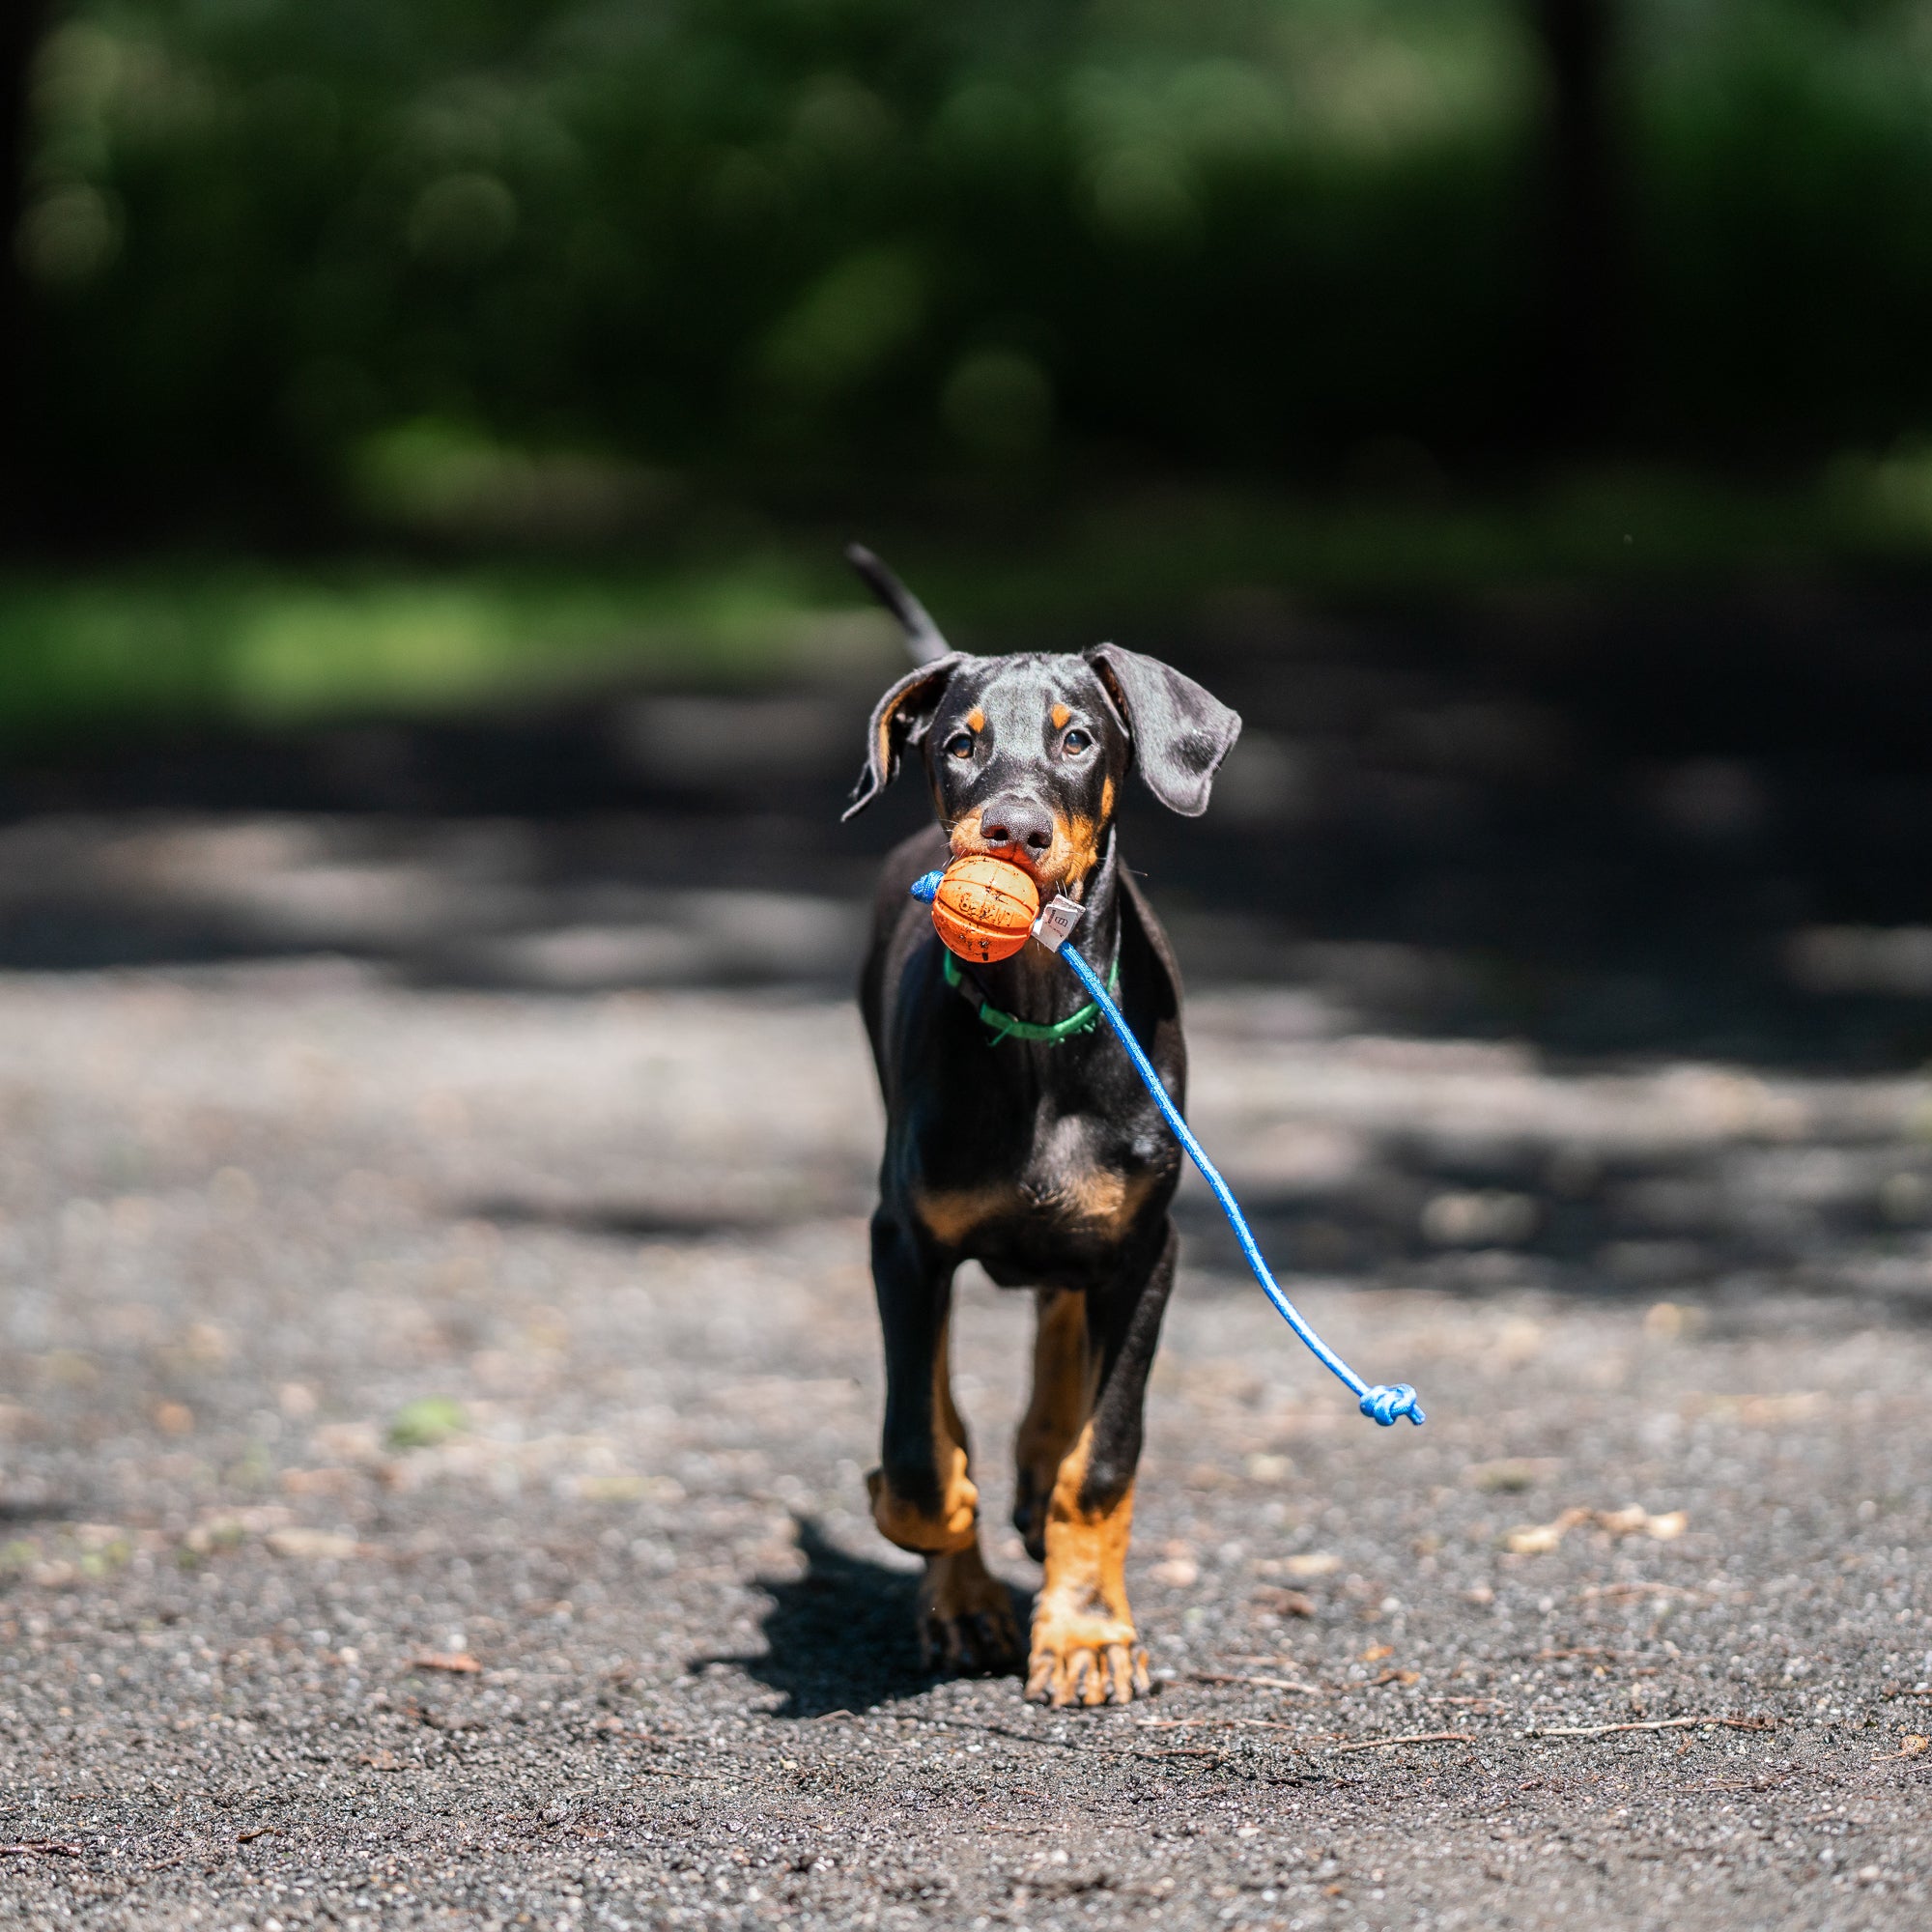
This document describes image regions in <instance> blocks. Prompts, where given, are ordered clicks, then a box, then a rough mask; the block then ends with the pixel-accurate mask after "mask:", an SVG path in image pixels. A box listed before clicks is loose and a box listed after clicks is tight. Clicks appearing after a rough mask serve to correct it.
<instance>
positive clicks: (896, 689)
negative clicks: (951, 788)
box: [840, 651, 966, 823]
mask: <svg viewBox="0 0 1932 1932" xmlns="http://www.w3.org/2000/svg"><path fill="white" fill-rule="evenodd" d="M965 662H966V654H965V653H964V652H963V651H949V652H948V653H947V654H946V655H945V656H944V657H943V658H935V659H934V660H933V661H932V663H931V664H926V665H921V666H920V668H918V669H917V670H909V671H907V672H906V674H905V675H904V676H903V677H902V678H900V679H899V681H898V682H897V683H896V684H895V685H894V686H893V687H892V688H891V689H890V690H889V691H888V692H887V693H886V695H885V696H883V697H881V698H880V699H879V701H878V703H877V704H875V705H874V706H873V707H872V728H871V732H870V734H869V736H868V737H867V741H866V763H865V767H864V769H863V770H862V771H861V772H860V774H859V782H858V783H857V784H856V785H854V786H853V787H852V803H851V804H850V805H848V806H847V807H846V808H845V810H844V811H843V812H842V813H841V814H840V822H841V823H842V822H843V821H844V819H847V818H855V817H857V816H858V814H859V813H860V812H862V811H864V810H865V809H866V808H867V806H868V805H870V804H871V802H872V801H873V800H874V799H875V798H877V797H878V795H879V794H880V793H881V792H882V791H884V790H885V788H886V787H887V786H888V785H889V784H891V783H892V781H893V780H894V779H895V778H896V777H897V776H898V769H899V754H900V753H902V752H903V751H904V750H905V748H906V747H907V746H908V745H916V744H918V743H919V741H920V739H921V738H922V737H923V735H924V732H925V727H926V725H929V724H930V723H931V722H932V712H933V707H934V706H935V705H936V704H937V703H938V702H939V700H940V698H941V697H943V696H945V694H946V687H947V684H948V683H949V682H950V681H951V679H952V673H953V672H954V671H955V670H956V669H958V668H959V667H960V666H961V665H962V664H964V663H965Z"/></svg>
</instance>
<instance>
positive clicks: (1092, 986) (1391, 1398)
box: [912, 872, 1427, 1429]
mask: <svg viewBox="0 0 1932 1932" xmlns="http://www.w3.org/2000/svg"><path fill="white" fill-rule="evenodd" d="M940 877H941V874H939V873H938V872H927V873H925V874H923V876H922V877H920V878H918V879H916V880H915V881H914V882H913V887H912V893H913V896H914V897H915V898H918V899H923V900H925V901H926V902H927V903H930V901H931V899H932V897H933V895H934V894H935V893H937V891H938V890H939V881H940ZM1059 952H1060V956H1061V957H1062V958H1063V959H1064V960H1065V961H1066V963H1067V965H1069V966H1070V967H1072V969H1073V973H1074V977H1075V978H1076V979H1077V980H1079V981H1080V983H1081V984H1082V985H1083V986H1085V987H1086V988H1087V992H1088V996H1089V998H1091V999H1092V1000H1093V1001H1094V1005H1095V1006H1097V1007H1098V1008H1099V1009H1100V1011H1101V1013H1102V1014H1103V1015H1104V1016H1105V1018H1106V1021H1107V1024H1108V1025H1109V1026H1110V1027H1112V1028H1113V1029H1114V1031H1115V1033H1116V1034H1118V1035H1119V1036H1120V1040H1121V1044H1122V1046H1123V1047H1125V1048H1126V1050H1127V1058H1128V1059H1129V1060H1131V1061H1132V1062H1133V1064H1134V1070H1135V1071H1136V1072H1137V1073H1139V1075H1140V1076H1141V1078H1142V1080H1144V1081H1145V1082H1146V1083H1147V1090H1148V1092H1149V1093H1150V1094H1152V1096H1153V1103H1154V1105H1155V1106H1156V1107H1158V1108H1159V1109H1160V1111H1161V1116H1162V1118H1163V1119H1164V1120H1165V1121H1166V1122H1167V1124H1168V1125H1169V1126H1170V1127H1172V1128H1173V1129H1174V1136H1175V1138H1176V1139H1177V1140H1178V1141H1179V1143H1180V1145H1181V1146H1182V1147H1183V1148H1185V1149H1186V1150H1187V1157H1188V1158H1189V1159H1190V1160H1191V1161H1193V1163H1194V1165H1195V1166H1196V1167H1198V1168H1199V1169H1200V1170H1201V1178H1202V1179H1204V1180H1205V1181H1207V1183H1208V1186H1209V1187H1211V1188H1212V1189H1213V1190H1214V1198H1215V1200H1217V1201H1218V1202H1219V1203H1220V1204H1221V1211H1222V1212H1223V1213H1224V1214H1226V1215H1227V1217H1228V1225H1229V1226H1230V1227H1231V1228H1233V1229H1234V1231H1235V1238H1236V1240H1237V1241H1239V1242H1240V1244H1241V1253H1242V1254H1243V1255H1244V1256H1245V1257H1246V1258H1247V1263H1248V1266H1249V1267H1250V1268H1252V1269H1253V1270H1254V1277H1255V1279H1256V1280H1257V1281H1258V1282H1260V1283H1261V1285H1262V1293H1264V1294H1265V1295H1266V1296H1267V1298H1268V1299H1269V1300H1270V1301H1271V1302H1273V1304H1274V1310H1275V1313H1276V1314H1277V1315H1279V1316H1280V1317H1281V1319H1282V1320H1283V1321H1286V1322H1287V1323H1288V1325H1289V1326H1290V1327H1291V1328H1293V1330H1294V1332H1295V1333H1296V1334H1297V1335H1299V1336H1300V1337H1301V1339H1302V1341H1303V1342H1304V1343H1305V1344H1306V1345H1307V1347H1308V1350H1309V1351H1310V1353H1312V1354H1313V1355H1314V1357H1315V1359H1316V1360H1317V1361H1318V1362H1320V1363H1321V1366H1322V1367H1323V1368H1324V1369H1326V1370H1327V1371H1328V1372H1329V1374H1330V1375H1332V1376H1334V1377H1335V1378H1337V1379H1338V1380H1340V1381H1341V1382H1343V1383H1345V1384H1346V1385H1347V1386H1348V1388H1349V1389H1350V1390H1351V1391H1352V1392H1353V1394H1354V1395H1355V1396H1356V1397H1357V1399H1358V1401H1359V1404H1360V1407H1361V1411H1362V1413H1363V1414H1364V1415H1366V1416H1368V1417H1369V1418H1370V1420H1371V1421H1374V1422H1378V1423H1380V1424H1381V1426H1382V1427H1383V1428H1384V1429H1387V1428H1390V1427H1392V1426H1393V1425H1394V1424H1395V1422H1396V1421H1397V1420H1398V1419H1399V1418H1401V1417H1402V1416H1405V1415H1406V1416H1407V1417H1408V1419H1409V1421H1411V1422H1412V1423H1414V1424H1415V1425H1416V1426H1417V1427H1418V1428H1420V1427H1421V1425H1422V1423H1423V1422H1424V1421H1425V1420H1426V1419H1427V1418H1426V1417H1425V1416H1424V1415H1423V1412H1422V1407H1421V1405H1420V1404H1419V1403H1417V1401H1416V1399H1415V1391H1414V1389H1412V1388H1411V1387H1410V1386H1409V1385H1408V1383H1406V1382H1378V1383H1377V1384H1376V1385H1375V1386H1374V1387H1373V1388H1372V1387H1370V1385H1369V1384H1368V1383H1367V1382H1365V1381H1364V1380H1363V1379H1362V1378H1361V1377H1360V1376H1358V1375H1357V1374H1356V1373H1355V1372H1354V1370H1353V1369H1351V1368H1350V1366H1349V1365H1348V1363H1347V1362H1345V1361H1344V1360H1343V1359H1342V1358H1341V1356H1340V1355H1338V1354H1337V1353H1336V1352H1335V1351H1334V1350H1333V1349H1331V1348H1329V1346H1328V1345H1327V1343H1325V1342H1324V1341H1323V1340H1322V1339H1321V1336H1320V1335H1318V1334H1317V1333H1316V1332H1315V1330H1314V1329H1313V1328H1311V1327H1310V1326H1309V1325H1308V1323H1307V1322H1306V1321H1304V1320H1303V1319H1302V1316H1301V1311H1300V1310H1299V1309H1298V1308H1296V1307H1295V1305H1294V1303H1293V1302H1292V1301H1291V1300H1290V1299H1289V1298H1288V1296H1287V1295H1286V1294H1284V1293H1282V1290H1281V1285H1280V1284H1279V1283H1278V1282H1277V1281H1276V1280H1275V1278H1274V1276H1273V1275H1272V1274H1271V1273H1270V1272H1269V1271H1268V1264H1267V1263H1266V1262H1265V1261H1264V1259H1263V1258H1262V1251H1261V1247H1260V1244H1259V1243H1258V1242H1257V1241H1256V1240H1255V1237H1254V1234H1253V1232H1252V1231H1251V1230H1250V1229H1249V1227H1248V1223H1247V1217H1246V1216H1245V1215H1244V1214H1243V1213H1242V1212H1241V1204H1240V1203H1239V1202H1238V1201H1236V1199H1235V1191H1234V1189H1233V1188H1232V1187H1230V1186H1229V1185H1228V1183H1227V1182H1226V1181H1225V1180H1223V1179H1221V1172H1220V1170H1219V1169H1218V1168H1217V1167H1216V1166H1215V1165H1214V1163H1213V1162H1212V1161H1211V1160H1209V1159H1208V1153H1207V1150H1206V1149H1204V1148H1203V1147H1202V1145H1201V1143H1200V1142H1199V1141H1197V1140H1196V1139H1195V1138H1194V1136H1193V1134H1192V1133H1191V1132H1190V1131H1189V1129H1188V1125H1187V1122H1185V1121H1183V1120H1182V1119H1181V1118H1180V1109H1179V1107H1177V1106H1176V1105H1175V1104H1174V1101H1173V1100H1172V1098H1171V1097H1170V1096H1169V1094H1168V1091H1167V1089H1166V1088H1165V1087H1164V1086H1162V1084H1161V1078H1160V1075H1159V1074H1158V1073H1157V1072H1155V1071H1154V1065H1153V1062H1152V1061H1151V1060H1150V1059H1149V1058H1148V1057H1147V1055H1146V1054H1145V1053H1143V1052H1142V1051H1141V1043H1140V1041H1139V1040H1137V1039H1136V1038H1135V1037H1134V1036H1133V1031H1132V1029H1131V1028H1130V1027H1129V1026H1128V1025H1127V1022H1126V1018H1125V1016H1124V1015H1123V1014H1122V1011H1121V1009H1120V1008H1119V1007H1117V1006H1116V1005H1115V1004H1114V1001H1113V997H1112V995H1111V994H1110V993H1109V992H1108V991H1107V988H1106V985H1105V983H1104V982H1103V981H1102V980H1101V978H1100V976H1099V974H1097V973H1096V972H1094V969H1093V967H1091V966H1090V965H1088V963H1087V962H1086V960H1084V959H1083V958H1082V957H1081V956H1080V954H1079V952H1076V951H1075V949H1074V948H1073V947H1072V945H1071V944H1069V943H1066V942H1063V943H1062V944H1061V946H1060V949H1059Z"/></svg>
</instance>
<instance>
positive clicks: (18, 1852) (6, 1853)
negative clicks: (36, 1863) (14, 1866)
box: [0, 1838, 80, 1859]
mask: <svg viewBox="0 0 1932 1932" xmlns="http://www.w3.org/2000/svg"><path fill="white" fill-rule="evenodd" d="M30 1852H45V1853H46V1854H47V1855H48V1856H49V1857H51V1858H61V1859H77V1858H79V1857H80V1847H79V1846H78V1845H70V1844H65V1843H63V1842H62V1841H61V1840H60V1839H59V1838H21V1839H18V1840H16V1841H15V1842H14V1844H11V1845H0V1859H17V1858H23V1857H25V1856H26V1855H27V1854H28V1853H30Z"/></svg>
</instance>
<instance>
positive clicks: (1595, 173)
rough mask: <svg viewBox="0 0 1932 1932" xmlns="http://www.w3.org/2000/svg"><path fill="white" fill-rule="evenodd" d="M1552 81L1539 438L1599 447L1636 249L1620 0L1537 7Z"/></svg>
mask: <svg viewBox="0 0 1932 1932" xmlns="http://www.w3.org/2000/svg"><path fill="white" fill-rule="evenodd" d="M1529 9H1530V20H1531V24H1532V27H1533V30H1534V33H1535V38H1536V43H1537V51H1538V53H1539V55H1540V56H1541V60H1542V65H1543V73H1544V85H1545V97H1546V99H1545V108H1544V125H1543V148H1542V154H1541V156H1540V178H1541V184H1542V196H1541V199H1542V206H1541V209H1540V211H1539V213H1540V217H1541V219H1540V230H1539V235H1538V242H1539V245H1540V248H1541V251H1542V269H1543V272H1542V277H1541V284H1542V285H1541V288H1540V290H1539V303H1540V308H1541V314H1540V315H1539V317H1538V325H1539V327H1538V337H1539V339H1538V343H1537V355H1536V359H1535V383H1536V393H1535V395H1534V397H1533V398H1532V405H1531V407H1532V416H1531V423H1530V428H1531V433H1532V435H1533V436H1534V437H1536V438H1537V439H1538V440H1546V439H1548V440H1553V441H1555V442H1556V443H1557V444H1558V445H1560V446H1570V447H1575V446H1576V445H1578V444H1581V443H1587V442H1592V441H1596V440H1600V439H1601V438H1602V437H1603V436H1604V435H1605V433H1606V432H1608V431H1609V430H1611V429H1612V428H1613V427H1614V426H1615V423H1616V419H1617V416H1618V412H1619V406H1620V404H1621V403H1622V401H1623V381H1624V347H1625V329H1626V326H1627V323H1628V320H1629V316H1628V310H1627V307H1626V303H1627V299H1628V290H1627V273H1626V270H1627V266H1628V264H1627V250H1626V234H1625V226H1624V203H1623V186H1624V180H1623V168H1622V156H1621V154H1620V152H1619V146H1618V140H1617V128H1616V114H1615V102H1614V99H1613V94H1614V84H1615V75H1616V57H1617V24H1618V22H1617V14H1618V5H1617V0H1529Z"/></svg>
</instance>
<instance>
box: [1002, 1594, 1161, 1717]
mask: <svg viewBox="0 0 1932 1932" xmlns="http://www.w3.org/2000/svg"><path fill="white" fill-rule="evenodd" d="M1152 1689H1153V1685H1152V1683H1151V1680H1150V1678H1149V1676H1148V1656H1147V1651H1146V1650H1145V1649H1144V1648H1143V1647H1142V1645H1141V1643H1140V1641H1139V1639H1138V1638H1137V1637H1136V1635H1135V1634H1134V1627H1133V1625H1132V1624H1131V1623H1129V1622H1127V1621H1126V1620H1125V1619H1124V1618H1122V1617H1106V1616H1099V1617H1096V1616H1080V1615H1075V1614H1071V1613H1068V1612H1065V1611H1058V1612H1057V1611H1054V1610H1052V1609H1048V1610H1047V1611H1046V1612H1045V1613H1044V1614H1037V1615H1036V1616H1035V1618H1034V1624H1033V1647H1032V1651H1031V1654H1030V1655H1029V1656H1028V1658H1027V1687H1026V1694H1027V1699H1028V1701H1029V1702H1030V1703H1035V1704H1052V1705H1054V1706H1055V1707H1060V1706H1064V1705H1067V1704H1130V1703H1132V1702H1133V1700H1134V1699H1135V1698H1136V1697H1145V1696H1148V1695H1149V1694H1150V1693H1151V1690H1152Z"/></svg>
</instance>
